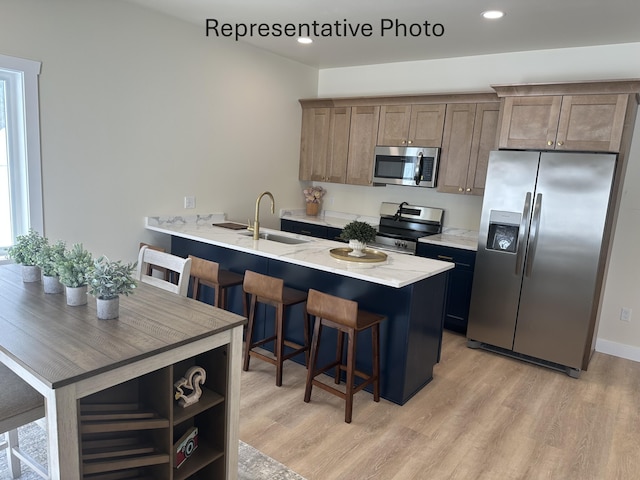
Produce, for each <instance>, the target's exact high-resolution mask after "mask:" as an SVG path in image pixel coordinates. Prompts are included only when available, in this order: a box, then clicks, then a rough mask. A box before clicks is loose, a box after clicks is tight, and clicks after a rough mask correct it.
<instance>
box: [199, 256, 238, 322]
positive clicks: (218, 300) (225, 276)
mask: <svg viewBox="0 0 640 480" xmlns="http://www.w3.org/2000/svg"><path fill="white" fill-rule="evenodd" d="M189 258H190V259H191V277H193V287H192V290H191V298H195V299H196V300H198V299H199V298H198V295H199V293H200V285H205V286H207V287H210V288H213V292H214V298H213V306H214V307H218V308H222V309H225V310H226V308H227V289H228V288H231V287H235V286H240V285H242V282H243V281H244V275H241V274H239V273H235V272H231V271H229V270H224V269H221V268H220V264H219V263H217V262H212V261H211V260H205V259H204V258H199V257H195V256H193V255H189ZM243 303H244V302H243ZM245 310H246V308H245ZM245 314H246V311H245Z"/></svg>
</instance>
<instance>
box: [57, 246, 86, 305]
mask: <svg viewBox="0 0 640 480" xmlns="http://www.w3.org/2000/svg"><path fill="white" fill-rule="evenodd" d="M92 266H93V257H92V255H91V253H89V252H88V251H87V250H85V249H84V247H83V246H82V244H81V243H76V244H74V245H73V247H71V250H66V251H65V252H64V255H62V256H61V257H60V258H58V261H57V263H56V271H57V272H58V277H59V278H60V283H61V284H62V285H64V286H65V290H66V293H67V305H71V306H74V307H75V306H78V305H86V304H87V273H88V272H89V270H90V269H91V267H92Z"/></svg>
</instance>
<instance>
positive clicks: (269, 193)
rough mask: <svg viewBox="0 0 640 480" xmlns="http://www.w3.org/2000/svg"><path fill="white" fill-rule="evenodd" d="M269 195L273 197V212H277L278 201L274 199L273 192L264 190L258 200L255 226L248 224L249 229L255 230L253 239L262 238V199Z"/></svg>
mask: <svg viewBox="0 0 640 480" xmlns="http://www.w3.org/2000/svg"><path fill="white" fill-rule="evenodd" d="M265 195H267V196H268V197H269V198H270V199H271V213H275V208H276V202H275V200H274V199H273V195H272V194H271V192H262V193H261V194H260V196H259V197H258V199H257V200H256V218H255V219H254V220H253V227H252V226H251V225H249V226H248V230H252V231H253V239H254V240H258V239H259V238H260V200H262V197H264V196H265Z"/></svg>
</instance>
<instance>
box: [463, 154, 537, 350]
mask: <svg viewBox="0 0 640 480" xmlns="http://www.w3.org/2000/svg"><path fill="white" fill-rule="evenodd" d="M539 159H540V152H511V151H494V152H491V155H490V157H489V167H488V171H487V183H486V186H485V193H484V200H483V204H482V217H481V219H480V230H479V236H478V253H477V256H476V264H475V272H474V277H473V290H472V293H471V309H470V312H469V324H468V327H467V337H468V338H470V339H472V340H476V341H479V342H484V343H489V344H491V345H496V346H498V347H502V348H507V349H512V348H513V338H514V332H515V328H516V317H517V315H518V301H519V299H520V287H521V284H522V270H523V269H522V267H523V263H524V251H525V249H526V243H527V236H528V233H529V224H530V221H531V204H532V199H533V195H534V192H535V184H536V176H537V172H538V162H539ZM492 212H493V219H492ZM500 217H502V218H503V219H506V220H504V221H501V220H500ZM514 218H519V219H520V225H519V227H518V240H517V244H516V248H515V251H513V250H512V249H510V248H505V249H504V250H500V249H495V248H493V245H495V243H494V242H495V239H496V234H497V231H498V228H497V224H499V223H502V224H503V227H504V228H501V231H503V232H510V231H512V228H511V226H512V225H513V223H517V222H515V221H514V220H513V219H514ZM488 242H489V243H488ZM487 247H489V248H487Z"/></svg>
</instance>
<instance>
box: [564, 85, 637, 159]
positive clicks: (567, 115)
mask: <svg viewBox="0 0 640 480" xmlns="http://www.w3.org/2000/svg"><path fill="white" fill-rule="evenodd" d="M628 98H629V96H628V95H565V96H564V97H563V98H562V109H561V111H560V121H559V123H558V135H557V138H556V145H555V149H556V150H584V151H596V152H618V151H619V150H620V141H621V139H622V129H623V127H624V118H625V114H626V111H627V101H628Z"/></svg>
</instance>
